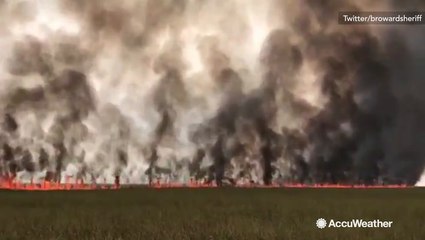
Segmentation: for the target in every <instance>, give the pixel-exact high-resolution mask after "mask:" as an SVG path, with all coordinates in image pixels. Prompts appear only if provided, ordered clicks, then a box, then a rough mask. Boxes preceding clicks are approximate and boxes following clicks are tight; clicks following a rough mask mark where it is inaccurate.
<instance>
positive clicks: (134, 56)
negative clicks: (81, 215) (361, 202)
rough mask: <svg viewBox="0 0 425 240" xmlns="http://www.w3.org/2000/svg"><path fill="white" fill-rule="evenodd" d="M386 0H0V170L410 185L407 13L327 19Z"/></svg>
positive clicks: (420, 163) (30, 182) (98, 181)
mask: <svg viewBox="0 0 425 240" xmlns="http://www.w3.org/2000/svg"><path fill="white" fill-rule="evenodd" d="M400 2H401V1H390V0H387V1H364V0H362V1H334V0H328V1H325V0H319V1H316V0H302V1H278V0H272V1H262V2H261V3H259V2H258V1H246V0H231V1H230V0H229V1H223V2H222V3H220V4H217V3H216V1H212V0H207V1H195V0H186V1H185V0H179V1H171V0H139V1H137V0H124V1H100V0H99V1H97V0H92V1H86V0H63V1H55V0H37V1H35V0H34V1H26V0H22V1H11V0H2V1H0V32H1V38H0V46H1V49H2V52H1V54H0V81H1V88H0V116H1V119H2V121H1V122H2V124H1V130H0V147H1V155H0V176H1V179H2V180H1V186H3V187H5V186H6V188H8V187H9V188H11V186H17V185H18V186H22V185H25V186H33V187H34V186H37V187H38V186H40V188H42V186H46V184H47V185H49V186H57V187H58V188H67V187H66V186H67V185H69V184H71V182H72V184H71V185H72V186H76V185H75V184H77V185H78V184H80V185H81V184H82V183H85V185H84V186H86V185H90V186H92V185H112V186H114V185H116V183H115V181H116V178H117V177H118V178H120V179H122V181H121V182H122V183H123V184H124V183H126V184H148V185H154V184H159V185H164V184H165V185H173V184H177V185H179V184H180V185H182V184H186V185H188V184H191V183H192V182H196V183H197V184H199V183H201V184H202V185H208V186H209V185H215V186H222V185H229V184H230V185H238V186H239V185H244V186H245V185H256V186H257V185H266V186H269V185H271V186H276V185H279V186H282V185H285V184H286V185H294V184H300V185H307V186H315V185H344V186H352V185H360V186H371V185H380V186H381V185H401V186H413V185H415V184H417V185H421V181H420V178H421V175H422V172H423V170H424V163H425V152H424V150H425V148H424V147H423V145H424V144H425V142H424V139H425V128H424V127H423V122H424V120H425V104H424V103H425V99H424V94H423V91H424V90H425V85H424V81H423V80H424V79H423V76H424V74H423V73H424V72H423V71H424V69H425V66H424V62H425V61H424V56H425V47H424V46H425V45H424V44H423V42H425V31H424V27H423V25H367V24H361V25H343V24H338V21H337V13H338V12H339V11H342V10H351V11H353V10H360V11H361V10H368V11H373V10H381V11H390V10H406V9H408V10H416V11H418V10H420V9H422V10H423V9H424V4H423V1H411V2H409V4H405V5H403V4H401V3H400ZM80 185H79V186H80ZM7 186H8V187H7ZM81 186H82V185H81Z"/></svg>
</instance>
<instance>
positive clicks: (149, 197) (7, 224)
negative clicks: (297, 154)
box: [0, 188, 425, 240]
mask: <svg viewBox="0 0 425 240" xmlns="http://www.w3.org/2000/svg"><path fill="white" fill-rule="evenodd" d="M319 217H323V218H325V219H326V220H329V219H335V220H351V219H353V218H360V219H364V220H374V219H380V220H389V221H393V225H392V228H325V229H318V228H317V227H316V220H317V219H318V218H319ZM328 222H329V221H328ZM0 239H1V240H7V239H20V240H21V239H31V240H37V239H43V240H56V239H72V240H85V239H87V240H89V239H90V240H97V239H99V240H108V239H111V240H112V239H114V240H115V239H161V240H179V239H202V240H212V239H217V240H225V239H237V240H245V239H246V240H251V239H252V240H254V239H264V240H275V239H276V240H277V239H279V240H284V239H290V240H292V239H301V240H306V239H326V240H328V239H343V240H354V239H358V240H365V239H386V240H389V239H425V189H421V188H411V189H235V188H219V189H148V188H138V189H122V190H116V191H64V192H18V191H17V192H13V191H0Z"/></svg>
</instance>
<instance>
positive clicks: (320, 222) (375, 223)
mask: <svg viewBox="0 0 425 240" xmlns="http://www.w3.org/2000/svg"><path fill="white" fill-rule="evenodd" d="M392 224H393V221H382V220H379V219H376V220H371V221H365V220H363V219H351V220H349V221H339V220H334V219H330V220H329V223H328V222H327V221H326V220H325V219H324V218H319V219H317V220H316V226H317V228H319V229H323V228H326V227H328V228H391V227H392Z"/></svg>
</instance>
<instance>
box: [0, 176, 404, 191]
mask: <svg viewBox="0 0 425 240" xmlns="http://www.w3.org/2000/svg"><path fill="white" fill-rule="evenodd" d="M65 179H66V181H65V183H60V182H55V181H51V180H49V181H48V180H44V181H42V182H39V183H34V182H33V180H32V179H31V181H30V182H29V183H22V182H19V181H17V180H16V176H4V177H2V178H1V179H0V189H3V190H25V191H66V190H70V191H71V190H102V189H103V190H115V189H121V188H134V187H150V188H156V189H169V188H218V187H220V186H218V185H217V184H216V183H215V181H206V180H194V179H191V180H189V181H188V182H187V183H177V182H162V181H161V180H160V179H157V180H156V181H153V182H152V183H151V184H150V185H131V184H129V183H128V184H125V185H121V183H120V177H119V176H115V182H114V184H107V183H106V180H105V182H104V183H102V184H97V183H95V182H92V183H85V182H84V180H83V179H79V178H77V179H73V181H72V179H71V176H66V178H65ZM222 186H227V187H235V188H298V189H302V188H329V189H383V188H386V189H403V188H411V187H412V186H407V185H368V186H367V185H340V184H311V185H308V184H287V183H286V184H277V183H272V184H270V185H263V184H257V183H252V182H248V183H247V182H242V183H234V184H224V185H222Z"/></svg>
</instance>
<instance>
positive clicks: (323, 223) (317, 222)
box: [316, 218, 326, 229]
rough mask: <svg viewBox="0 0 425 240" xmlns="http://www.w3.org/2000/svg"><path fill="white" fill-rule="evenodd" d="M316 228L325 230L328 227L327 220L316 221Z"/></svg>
mask: <svg viewBox="0 0 425 240" xmlns="http://www.w3.org/2000/svg"><path fill="white" fill-rule="evenodd" d="M316 226H317V227H318V228H320V229H323V228H325V227H326V220H325V219H323V218H319V219H317V221H316Z"/></svg>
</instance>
